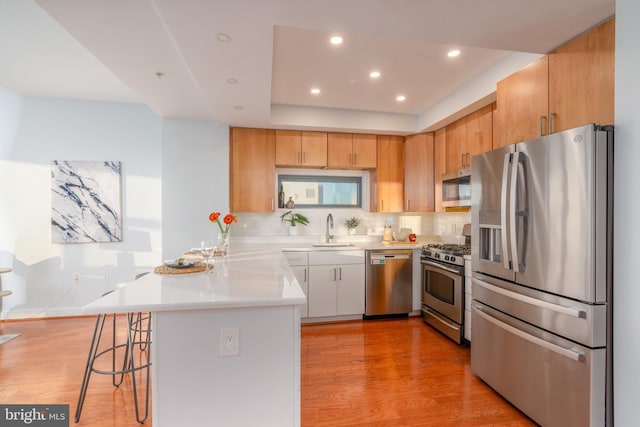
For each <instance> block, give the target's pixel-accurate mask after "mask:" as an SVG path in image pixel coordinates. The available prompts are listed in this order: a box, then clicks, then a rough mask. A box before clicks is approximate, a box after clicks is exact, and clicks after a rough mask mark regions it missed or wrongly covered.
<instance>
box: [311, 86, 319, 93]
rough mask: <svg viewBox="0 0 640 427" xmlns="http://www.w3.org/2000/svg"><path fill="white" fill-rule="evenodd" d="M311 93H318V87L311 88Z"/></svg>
mask: <svg viewBox="0 0 640 427" xmlns="http://www.w3.org/2000/svg"><path fill="white" fill-rule="evenodd" d="M311 93H312V94H314V95H319V94H320V89H318V88H317V87H314V88H312V89H311Z"/></svg>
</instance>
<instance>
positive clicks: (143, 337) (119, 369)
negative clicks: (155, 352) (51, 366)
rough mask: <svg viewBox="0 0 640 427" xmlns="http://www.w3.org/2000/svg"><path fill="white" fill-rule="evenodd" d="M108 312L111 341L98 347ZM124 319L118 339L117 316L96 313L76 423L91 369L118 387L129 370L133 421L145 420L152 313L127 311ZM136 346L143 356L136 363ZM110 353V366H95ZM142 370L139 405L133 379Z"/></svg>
mask: <svg viewBox="0 0 640 427" xmlns="http://www.w3.org/2000/svg"><path fill="white" fill-rule="evenodd" d="M137 278H138V277H136V279H137ZM111 292H113V291H110V292H107V293H106V294H104V295H108V294H110V293H111ZM104 295H103V296H104ZM109 316H111V317H112V319H111V323H112V331H111V332H112V334H111V335H112V336H111V343H110V345H107V347H106V348H105V347H104V346H103V348H102V349H101V348H100V341H101V339H102V333H103V331H104V325H105V322H106V320H107V318H108V317H109ZM121 317H122V316H121ZM126 323H127V328H126V331H127V338H126V341H125V342H118V339H117V331H118V316H117V315H116V314H115V313H113V314H99V315H98V318H97V319H96V324H95V328H94V330H93V337H92V339H91V345H90V347H89V356H88V358H87V364H86V366H85V370H84V376H83V379H82V386H81V388H80V395H79V396H78V405H77V407H76V414H75V418H74V421H75V422H76V423H77V422H78V421H80V415H81V414H82V407H83V405H84V400H85V397H86V394H87V388H88V386H89V379H90V378H91V374H92V373H96V374H102V375H111V382H112V384H113V386H114V387H119V386H120V385H121V384H122V382H123V381H124V377H125V374H131V384H132V388H133V399H134V406H135V412H136V421H137V422H139V423H140V424H143V423H144V422H145V421H146V420H147V418H148V416H149V388H150V379H151V375H150V374H151V370H150V367H151V313H141V312H138V313H128V314H127V316H126ZM136 346H137V347H138V350H139V354H140V356H141V358H142V360H141V362H140V363H136V361H135V357H134V356H135V354H134V353H135V349H136ZM118 349H123V350H124V356H123V358H122V364H121V366H116V365H117V364H118V363H117V354H116V353H117V351H118ZM120 352H122V350H120ZM109 356H111V369H110V370H105V369H98V368H97V367H96V366H95V363H96V361H97V360H100V358H107V357H109ZM141 370H144V371H146V372H145V373H146V390H145V397H144V408H141V407H140V403H141V402H139V399H138V388H137V382H136V373H137V372H138V371H141ZM141 409H142V410H141Z"/></svg>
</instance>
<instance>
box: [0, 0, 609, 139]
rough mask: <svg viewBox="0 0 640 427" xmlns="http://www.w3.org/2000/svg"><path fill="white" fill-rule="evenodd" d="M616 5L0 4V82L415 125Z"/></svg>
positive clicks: (211, 0) (173, 106) (242, 110)
mask: <svg viewBox="0 0 640 427" xmlns="http://www.w3.org/2000/svg"><path fill="white" fill-rule="evenodd" d="M614 11H615V1H614V0H538V1H535V2H531V1H530V0H483V1H478V0H321V1H320V0H319V1H308V0H306V1H305V0H236V1H219V0H136V1H126V0H111V1H104V0H0V61H2V66H1V67H0V87H4V88H5V89H9V90H10V91H13V92H16V93H18V94H21V95H25V96H44V97H60V98H71V99H88V100H101V101H117V102H141V103H144V104H146V105H148V106H149V107H150V108H151V109H152V110H153V111H155V112H156V113H157V114H158V115H160V116H161V117H164V118H191V119H211V120H215V121H217V122H220V123H225V124H229V125H234V126H260V127H273V126H276V125H277V126H278V127H287V126H289V127H309V128H313V127H323V128H334V129H343V130H344V129H349V127H350V125H349V124H348V123H346V120H345V117H356V116H358V115H359V117H367V118H369V119H370V120H375V121H379V122H384V121H385V120H387V119H389V120H396V121H397V120H398V119H400V120H401V121H402V123H403V124H402V125H399V126H398V128H397V129H392V130H395V131H396V132H398V133H403V132H404V133H411V132H412V131H418V130H421V129H424V128H427V127H428V126H429V125H430V124H432V123H431V122H434V120H435V119H431V118H430V117H438V118H439V119H442V118H443V116H445V115H448V114H449V113H450V112H451V111H449V112H443V113H441V114H439V116H438V114H435V115H434V114H431V115H430V114H429V113H430V112H433V111H434V110H435V109H437V108H438V107H439V106H441V105H442V101H443V100H444V99H447V98H448V97H451V96H452V94H454V93H456V91H459V90H460V88H465V87H467V86H466V85H469V82H470V81H473V79H475V78H477V76H478V75H481V74H482V73H484V72H486V70H491V69H492V67H496V64H499V63H501V62H507V61H508V59H509V58H511V57H513V56H514V55H518V54H519V53H522V52H524V53H530V54H543V53H546V52H548V51H549V50H551V49H553V48H554V47H556V46H558V45H560V44H562V43H563V42H565V41H567V40H569V39H571V38H572V37H574V36H576V35H577V34H580V33H581V32H583V31H584V30H586V29H588V28H590V27H592V26H593V25H595V24H597V23H598V22H600V21H602V20H604V19H606V18H607V17H609V16H612V15H613V14H614ZM221 34H223V35H227V36H229V38H230V39H229V40H227V41H220V40H219V38H220V37H222V36H221ZM335 34H340V35H341V36H343V38H344V42H343V44H342V45H339V46H334V45H331V44H330V43H329V38H330V36H332V35H335ZM452 48H457V49H460V50H461V51H462V53H461V55H460V56H458V57H457V58H454V59H450V58H448V57H447V56H446V53H447V51H449V50H450V49H452ZM533 57H534V56H532V58H533ZM374 69H375V70H378V71H380V72H381V77H380V78H378V79H371V78H370V77H369V76H368V74H369V72H370V71H372V70H374ZM502 72H503V73H504V72H505V71H504V69H503V70H502ZM494 81H495V80H494ZM492 84H493V82H492ZM311 87H318V88H320V89H321V93H320V94H319V95H312V94H311V93H310V89H311ZM490 90H491V89H490ZM468 92H472V91H468ZM484 92H487V90H486V89H485V90H484ZM398 94H404V95H405V96H406V100H405V101H404V102H397V101H396V100H395V97H396V95H398ZM484 95H487V94H486V93H483V92H482V91H480V92H479V93H477V94H470V95H469V96H471V99H470V101H472V102H475V101H477V100H478V99H480V98H482V97H483V96H484ZM474 97H475V98H477V99H475V98H474ZM485 99H490V98H485ZM468 101H469V99H467V100H465V101H464V102H467V103H471V102H468ZM451 108H455V107H451ZM276 113H277V114H276ZM276 115H277V118H276ZM321 116H322V117H324V118H325V119H324V121H323V122H320V121H318V117H321ZM420 117H422V118H423V120H422V121H420V120H419V118H420ZM425 117H427V118H426V119H425ZM357 127H358V128H359V129H364V128H366V127H370V128H373V127H375V126H373V125H372V126H367V125H366V124H363V125H359V126H357ZM389 128H390V129H391V128H393V125H389Z"/></svg>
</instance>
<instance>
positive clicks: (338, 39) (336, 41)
mask: <svg viewBox="0 0 640 427" xmlns="http://www.w3.org/2000/svg"><path fill="white" fill-rule="evenodd" d="M329 41H330V42H331V44H336V45H338V44H342V42H343V41H344V39H343V38H342V36H333V37H331V38H330V39H329Z"/></svg>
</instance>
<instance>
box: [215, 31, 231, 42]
mask: <svg viewBox="0 0 640 427" xmlns="http://www.w3.org/2000/svg"><path fill="white" fill-rule="evenodd" d="M216 39H217V40H218V41H219V42H222V43H227V42H230V41H231V37H230V36H229V34H225V33H216Z"/></svg>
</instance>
